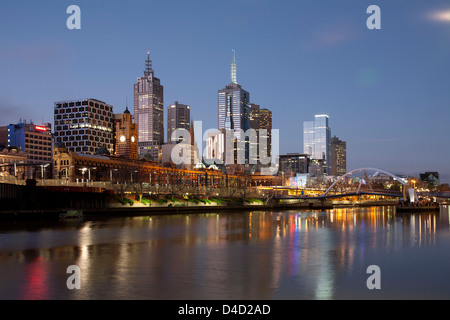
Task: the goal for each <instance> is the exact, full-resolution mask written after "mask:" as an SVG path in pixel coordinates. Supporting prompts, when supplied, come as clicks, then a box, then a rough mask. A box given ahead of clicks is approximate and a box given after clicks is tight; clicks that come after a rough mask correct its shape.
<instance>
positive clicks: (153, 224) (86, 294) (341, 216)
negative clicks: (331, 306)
mask: <svg viewBox="0 0 450 320" xmlns="http://www.w3.org/2000/svg"><path fill="white" fill-rule="evenodd" d="M449 226H450V225H449V208H448V207H442V208H441V212H440V213H434V212H429V213H427V212H422V213H412V214H398V213H397V214H396V213H395V211H394V209H393V208H392V207H370V208H351V209H334V210H327V211H302V212H296V211H287V212H267V211H266V212H250V213H247V212H246V213H238V214H230V213H221V214H193V215H172V216H148V217H132V218H115V219H105V220H89V221H82V222H54V223H45V224H44V223H14V224H6V223H2V224H0V283H1V285H0V298H1V299H171V300H175V299H205V300H206V299H234V300H236V299H238V300H241V299H409V298H411V299H428V298H429V299H449V298H450V285H449V284H450V282H449V281H448V280H449V278H450V277H449V276H448V273H447V271H448V270H449V267H450V257H449V255H448V252H449V251H448V249H450V237H449ZM373 264H375V265H378V266H379V267H380V269H381V282H382V287H381V290H369V289H368V288H367V287H366V280H367V278H368V276H369V275H368V274H367V273H366V269H367V267H368V266H369V265H373ZM70 265H78V266H79V267H80V269H81V289H80V290H69V289H68V288H67V287H66V280H67V278H68V277H69V274H67V273H66V269H67V267H68V266H70Z"/></svg>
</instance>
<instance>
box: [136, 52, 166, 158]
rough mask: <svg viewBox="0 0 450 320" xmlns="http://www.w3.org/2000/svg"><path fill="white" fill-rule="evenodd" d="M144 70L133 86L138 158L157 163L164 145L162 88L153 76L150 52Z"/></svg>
mask: <svg viewBox="0 0 450 320" xmlns="http://www.w3.org/2000/svg"><path fill="white" fill-rule="evenodd" d="M147 55H148V56H147V61H146V69H145V71H144V75H143V76H142V77H139V78H137V82H136V83H135V84H134V120H135V123H136V124H137V126H138V156H139V157H140V158H141V157H144V156H146V155H148V157H149V159H150V160H153V161H159V160H160V151H161V145H162V144H163V143H164V87H163V86H162V85H161V82H160V79H158V78H156V77H155V75H154V70H153V68H152V61H151V60H150V52H148V53H147Z"/></svg>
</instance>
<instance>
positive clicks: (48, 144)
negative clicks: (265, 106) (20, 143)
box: [25, 139, 51, 146]
mask: <svg viewBox="0 0 450 320" xmlns="http://www.w3.org/2000/svg"><path fill="white" fill-rule="evenodd" d="M25 144H30V145H44V146H51V142H50V141H42V140H32V139H25Z"/></svg>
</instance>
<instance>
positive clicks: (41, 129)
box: [34, 126, 47, 131]
mask: <svg viewBox="0 0 450 320" xmlns="http://www.w3.org/2000/svg"><path fill="white" fill-rule="evenodd" d="M34 129H35V130H36V131H47V128H46V127H42V126H34Z"/></svg>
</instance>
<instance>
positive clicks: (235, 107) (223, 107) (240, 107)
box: [218, 52, 250, 163]
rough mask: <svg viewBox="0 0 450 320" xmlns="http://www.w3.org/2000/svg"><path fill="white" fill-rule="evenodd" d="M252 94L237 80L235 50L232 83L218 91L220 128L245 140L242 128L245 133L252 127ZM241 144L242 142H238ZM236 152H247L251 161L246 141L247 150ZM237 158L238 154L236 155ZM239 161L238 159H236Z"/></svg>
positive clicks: (236, 137)
mask: <svg viewBox="0 0 450 320" xmlns="http://www.w3.org/2000/svg"><path fill="white" fill-rule="evenodd" d="M249 103H250V94H249V93H248V92H247V91H246V90H244V89H242V87H241V86H240V85H239V84H238V83H237V80H236V59H235V56H234V52H233V61H232V63H231V83H230V84H228V85H226V87H225V88H224V89H221V90H219V91H218V128H219V130H224V129H225V130H232V131H233V133H234V139H236V140H237V141H244V140H243V139H244V137H243V136H242V135H241V130H242V131H243V132H244V133H245V132H246V131H247V130H248V129H250V111H249ZM238 145H240V144H238ZM236 152H237V153H238V152H245V161H246V162H247V163H248V162H249V161H248V160H249V143H248V139H247V141H246V143H245V150H236ZM235 157H236V158H237V156H235ZM236 163H238V161H236Z"/></svg>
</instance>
